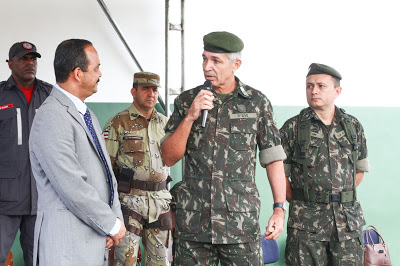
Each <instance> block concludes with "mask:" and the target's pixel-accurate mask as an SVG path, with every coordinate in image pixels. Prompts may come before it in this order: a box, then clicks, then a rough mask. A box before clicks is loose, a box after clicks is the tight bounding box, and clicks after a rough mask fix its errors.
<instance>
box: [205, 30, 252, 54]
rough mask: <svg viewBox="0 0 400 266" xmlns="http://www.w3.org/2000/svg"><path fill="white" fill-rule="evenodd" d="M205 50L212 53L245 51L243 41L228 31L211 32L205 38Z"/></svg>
mask: <svg viewBox="0 0 400 266" xmlns="http://www.w3.org/2000/svg"><path fill="white" fill-rule="evenodd" d="M203 42H204V50H205V51H209V52H212V53H237V52H240V51H242V50H243V47H244V44H243V41H242V40H241V39H240V38H239V37H238V36H236V35H235V34H232V33H229V32H226V31H216V32H211V33H209V34H207V35H204V37H203Z"/></svg>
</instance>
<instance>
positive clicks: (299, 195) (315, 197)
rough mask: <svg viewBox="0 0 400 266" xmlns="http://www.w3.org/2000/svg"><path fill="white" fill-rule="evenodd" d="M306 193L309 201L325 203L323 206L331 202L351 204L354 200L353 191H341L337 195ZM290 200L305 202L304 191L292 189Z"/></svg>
mask: <svg viewBox="0 0 400 266" xmlns="http://www.w3.org/2000/svg"><path fill="white" fill-rule="evenodd" d="M308 193H309V196H310V199H309V201H310V202H316V203H325V204H329V203H331V202H340V203H347V202H353V201H354V200H355V199H354V191H353V190H350V191H342V192H339V193H331V192H330V191H314V190H310V191H309V192H308ZM292 199H293V200H301V201H306V200H305V197H304V190H303V189H294V190H293V197H292Z"/></svg>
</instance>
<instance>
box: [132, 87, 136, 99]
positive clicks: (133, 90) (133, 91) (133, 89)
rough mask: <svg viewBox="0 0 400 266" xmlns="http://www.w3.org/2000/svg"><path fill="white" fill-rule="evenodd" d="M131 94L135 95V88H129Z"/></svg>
mask: <svg viewBox="0 0 400 266" xmlns="http://www.w3.org/2000/svg"><path fill="white" fill-rule="evenodd" d="M131 94H132V96H133V97H135V95H136V89H135V88H132V89H131Z"/></svg>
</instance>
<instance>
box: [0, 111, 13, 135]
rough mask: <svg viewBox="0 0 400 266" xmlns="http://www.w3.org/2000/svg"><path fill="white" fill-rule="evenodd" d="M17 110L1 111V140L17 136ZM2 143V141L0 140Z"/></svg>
mask: <svg viewBox="0 0 400 266" xmlns="http://www.w3.org/2000/svg"><path fill="white" fill-rule="evenodd" d="M16 131H17V109H16V108H14V107H13V108H9V109H3V110H1V111H0V137H1V139H4V138H10V137H12V136H14V137H15V136H16V133H17V132H16ZM0 141H1V140H0Z"/></svg>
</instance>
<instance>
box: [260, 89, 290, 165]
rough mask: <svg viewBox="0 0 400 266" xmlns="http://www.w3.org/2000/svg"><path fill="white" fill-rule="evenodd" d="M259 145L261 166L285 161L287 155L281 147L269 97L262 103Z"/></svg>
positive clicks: (264, 98)
mask: <svg viewBox="0 0 400 266" xmlns="http://www.w3.org/2000/svg"><path fill="white" fill-rule="evenodd" d="M258 129H259V131H258V134H257V145H258V148H259V150H260V155H259V157H260V164H261V166H263V167H265V166H266V165H267V164H269V163H271V162H274V161H279V160H284V159H285V158H286V155H285V153H284V151H283V149H282V146H281V140H280V136H279V131H278V129H277V127H276V124H275V119H274V110H273V108H272V105H271V103H270V101H269V100H268V99H267V97H265V96H264V97H263V99H262V100H261V103H260V116H259V121H258Z"/></svg>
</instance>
